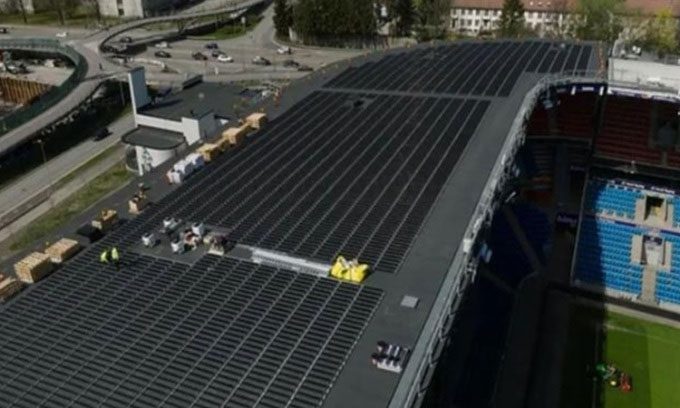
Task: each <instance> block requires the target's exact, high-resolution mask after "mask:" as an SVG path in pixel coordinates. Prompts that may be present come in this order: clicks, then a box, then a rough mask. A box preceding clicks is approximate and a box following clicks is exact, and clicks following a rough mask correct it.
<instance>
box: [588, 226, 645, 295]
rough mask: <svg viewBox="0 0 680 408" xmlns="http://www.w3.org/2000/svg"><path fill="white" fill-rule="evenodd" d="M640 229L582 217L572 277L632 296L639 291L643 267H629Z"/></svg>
mask: <svg viewBox="0 0 680 408" xmlns="http://www.w3.org/2000/svg"><path fill="white" fill-rule="evenodd" d="M642 231H643V229H642V228H638V227H635V226H632V225H630V224H625V223H620V222H613V221H608V220H603V219H601V218H597V217H594V216H592V215H584V216H583V220H582V222H581V229H580V232H579V237H580V238H579V243H578V246H579V249H578V254H577V258H576V267H575V277H576V279H578V280H581V281H583V282H586V283H590V284H594V285H599V286H606V287H608V288H611V289H615V290H618V291H621V292H626V293H629V294H631V295H635V296H637V295H639V294H640V292H641V290H642V267H641V266H639V265H633V264H631V261H630V259H631V255H630V251H631V245H632V239H633V235H634V234H641V233H642Z"/></svg>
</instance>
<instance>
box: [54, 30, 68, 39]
mask: <svg viewBox="0 0 680 408" xmlns="http://www.w3.org/2000/svg"><path fill="white" fill-rule="evenodd" d="M57 37H59V38H66V37H68V31H60V32H58V33H57Z"/></svg>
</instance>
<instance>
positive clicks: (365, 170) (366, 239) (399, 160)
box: [123, 92, 489, 272]
mask: <svg viewBox="0 0 680 408" xmlns="http://www.w3.org/2000/svg"><path fill="white" fill-rule="evenodd" d="M357 98H361V100H362V101H363V105H362V106H358V107H357V106H354V104H353V102H354V101H355V100H357ZM488 105H489V102H488V101H476V100H468V101H464V100H462V99H457V98H435V97H410V96H390V95H372V94H365V95H360V96H356V95H349V94H345V93H335V92H317V93H314V94H313V95H311V96H310V97H309V98H307V99H306V100H304V101H303V102H302V103H301V104H299V105H298V106H296V107H295V108H293V110H292V111H291V112H290V113H288V114H286V115H285V117H283V118H282V119H281V120H277V121H275V122H273V123H271V124H270V125H269V126H268V127H267V128H266V129H265V130H263V131H262V132H260V133H259V134H258V135H257V138H258V140H257V141H256V142H254V143H252V144H250V145H248V146H247V147H246V148H245V149H243V150H242V151H240V152H239V153H238V154H232V155H230V156H228V157H227V158H224V159H222V160H221V161H220V162H218V163H217V164H216V165H215V167H212V169H211V171H210V172H209V173H208V172H206V173H203V174H200V175H197V177H196V179H194V180H193V181H192V182H190V183H187V184H186V186H184V187H183V188H182V189H181V190H180V191H178V192H176V193H175V194H173V195H172V196H171V197H169V198H168V199H167V200H166V201H165V202H163V203H161V205H159V206H156V207H155V208H156V213H155V216H152V217H150V218H149V220H148V222H146V223H144V225H143V226H141V227H138V228H137V229H136V230H135V231H136V232H135V233H130V234H128V233H125V234H123V235H125V236H126V237H127V238H128V239H132V240H136V239H138V237H139V235H140V234H141V233H142V232H143V230H144V229H155V228H157V226H158V225H159V224H160V222H161V220H162V218H163V217H165V216H168V215H172V216H179V217H181V218H183V219H188V220H192V221H197V220H200V221H204V222H206V223H208V224H213V225H219V226H223V227H228V228H233V233H232V236H233V237H234V238H235V239H237V240H238V241H239V242H241V243H245V244H250V245H256V246H260V247H264V248H269V249H276V250H281V251H285V252H289V253H293V254H297V255H301V256H305V257H310V258H315V259H319V260H323V261H327V262H330V261H331V260H332V259H333V258H334V257H335V255H336V254H344V255H347V256H357V257H359V259H361V260H362V261H364V262H368V263H370V264H371V265H372V267H373V268H374V269H375V270H377V271H385V272H393V271H395V270H396V269H397V267H398V266H399V265H400V263H401V261H402V259H403V257H404V255H405V253H406V252H407V250H408V248H409V246H410V245H411V243H412V241H413V238H414V237H415V234H416V233H417V231H418V230H419V228H420V226H421V224H422V222H423V220H424V218H425V216H426V215H427V213H428V211H429V209H430V207H431V206H432V204H433V203H434V201H435V199H436V197H437V194H438V193H439V191H440V189H441V187H442V185H443V184H444V182H445V181H446V179H447V177H448V175H449V173H450V172H451V170H452V169H453V168H454V166H455V165H456V163H457V161H458V159H459V158H460V157H461V154H462V153H463V150H464V148H465V146H466V145H467V143H468V141H469V140H470V138H471V137H472V135H473V133H474V132H475V130H476V128H477V126H478V124H479V122H480V120H481V118H482V116H483V115H484V113H485V111H486V110H487V107H488Z"/></svg>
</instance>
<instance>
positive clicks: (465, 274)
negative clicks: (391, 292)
mask: <svg viewBox="0 0 680 408" xmlns="http://www.w3.org/2000/svg"><path fill="white" fill-rule="evenodd" d="M582 83H588V84H593V83H603V84H604V83H606V72H602V71H573V72H570V73H568V74H566V75H565V74H552V75H546V76H544V77H542V78H540V79H539V80H538V81H537V83H536V85H534V87H533V88H531V90H529V92H528V93H527V94H526V96H525V97H524V99H523V101H522V104H521V105H520V108H519V111H518V113H517V116H516V117H515V119H514V121H513V123H512V126H511V128H510V131H509V132H508V136H507V137H506V139H505V142H504V144H503V148H502V149H501V153H500V154H499V156H498V158H497V160H496V163H495V164H494V167H493V169H492V171H491V174H490V176H489V178H488V179H487V183H486V185H485V187H484V190H483V192H482V195H481V199H480V201H479V203H478V204H477V207H476V209H475V212H474V213H473V216H472V217H471V218H470V221H469V223H468V226H467V228H466V230H465V235H464V239H465V240H471V241H472V242H475V241H476V240H477V234H478V232H479V231H480V230H481V229H482V227H483V226H484V225H488V224H489V223H490V222H491V218H492V217H493V209H494V207H495V204H496V203H497V201H498V198H499V195H500V194H502V192H503V190H504V187H505V183H507V181H508V180H509V179H510V178H509V177H508V174H507V170H508V167H509V166H511V165H512V162H513V157H514V156H516V153H517V151H518V150H519V148H520V147H521V146H522V144H523V143H524V139H525V127H526V123H527V121H528V119H529V117H530V115H531V112H532V110H533V108H534V106H535V105H536V102H537V101H538V100H539V98H540V97H541V95H542V94H543V93H544V92H545V91H546V90H548V89H549V88H551V87H555V86H568V85H570V84H582ZM471 252H472V251H469V252H465V251H464V250H463V244H462V243H461V245H459V247H458V250H457V251H456V254H455V256H454V258H453V262H452V263H451V266H450V268H449V270H448V272H447V274H446V277H445V279H444V282H443V284H442V286H441V288H440V290H439V293H438V294H437V298H436V299H435V302H434V304H433V306H432V310H431V312H430V315H429V317H428V319H427V321H426V322H425V325H424V327H423V330H422V331H421V335H420V337H419V338H418V341H417V342H416V344H415V346H414V347H413V353H412V355H411V359H410V364H409V365H408V366H407V367H406V370H404V373H403V374H402V377H401V379H400V381H399V384H398V385H397V389H396V390H395V392H394V394H393V396H392V400H391V401H390V405H389V406H390V408H398V407H399V408H401V407H412V406H418V405H419V404H420V402H422V397H423V396H424V394H425V392H426V391H427V389H428V387H429V381H430V379H431V377H432V375H431V374H432V373H433V371H434V368H436V365H437V362H438V361H437V360H438V359H439V356H440V354H441V352H442V349H443V343H445V339H446V336H448V329H447V328H448V327H450V325H451V323H452V320H453V318H454V316H455V312H456V309H457V308H458V305H459V303H460V300H461V297H462V296H461V295H462V294H463V293H464V291H465V289H466V286H467V284H468V283H469V282H470V281H472V278H473V277H474V273H475V269H476V268H475V267H474V266H475V265H476V260H475V258H474V256H473V254H472V253H471Z"/></svg>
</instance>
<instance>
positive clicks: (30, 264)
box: [14, 252, 53, 283]
mask: <svg viewBox="0 0 680 408" xmlns="http://www.w3.org/2000/svg"><path fill="white" fill-rule="evenodd" d="M52 268H53V265H52V261H51V259H50V256H49V255H47V254H44V253H42V252H33V253H32V254H30V255H28V256H27V257H25V258H24V259H22V260H20V261H19V262H17V263H15V264H14V271H15V272H16V274H17V277H18V278H19V279H20V280H22V281H23V282H26V283H35V282H38V281H39V280H41V279H42V278H44V277H45V276H47V275H48V274H49V273H50V272H52Z"/></svg>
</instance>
